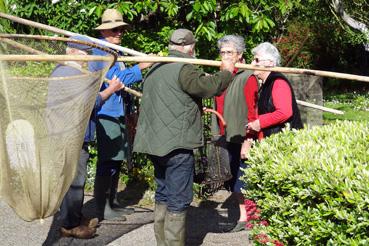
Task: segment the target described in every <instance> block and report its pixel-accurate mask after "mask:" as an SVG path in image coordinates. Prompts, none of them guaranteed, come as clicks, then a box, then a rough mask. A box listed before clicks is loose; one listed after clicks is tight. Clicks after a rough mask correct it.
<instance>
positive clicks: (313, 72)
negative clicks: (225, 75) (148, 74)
mask: <svg viewBox="0 0 369 246" xmlns="http://www.w3.org/2000/svg"><path fill="white" fill-rule="evenodd" d="M118 61H125V62H183V63H190V64H196V65H204V66H214V67H219V66H220V64H221V62H220V61H213V60H206V59H190V58H177V57H161V56H145V57H143V56H135V57H132V56H120V57H119V58H118ZM236 67H237V68H240V69H246V70H261V71H274V72H281V73H294V74H306V75H315V76H322V77H331V78H339V79H347V80H355V81H362V82H369V77H368V76H360V75H354V74H347V73H336V72H328V71H322V70H312V69H302V68H288V67H263V66H254V65H250V64H243V63H236Z"/></svg>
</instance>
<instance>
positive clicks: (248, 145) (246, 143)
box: [240, 139, 253, 159]
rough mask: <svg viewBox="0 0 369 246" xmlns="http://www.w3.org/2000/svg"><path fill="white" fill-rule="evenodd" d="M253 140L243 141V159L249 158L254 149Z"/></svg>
mask: <svg viewBox="0 0 369 246" xmlns="http://www.w3.org/2000/svg"><path fill="white" fill-rule="evenodd" d="M252 142H253V140H252V139H246V140H245V141H243V143H242V146H241V153H240V155H241V159H246V158H247V157H248V154H249V151H250V149H251V147H252Z"/></svg>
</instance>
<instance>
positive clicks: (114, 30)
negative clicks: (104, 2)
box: [110, 27, 124, 32]
mask: <svg viewBox="0 0 369 246" xmlns="http://www.w3.org/2000/svg"><path fill="white" fill-rule="evenodd" d="M110 30H111V31H112V32H123V31H124V29H123V28H122V27H115V28H113V29H110Z"/></svg>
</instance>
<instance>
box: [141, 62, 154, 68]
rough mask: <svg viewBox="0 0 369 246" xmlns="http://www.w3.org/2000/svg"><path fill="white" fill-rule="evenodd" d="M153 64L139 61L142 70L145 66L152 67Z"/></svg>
mask: <svg viewBox="0 0 369 246" xmlns="http://www.w3.org/2000/svg"><path fill="white" fill-rule="evenodd" d="M152 64H153V63H152V62H140V63H138V67H139V68H140V70H144V69H145V68H148V67H151V66H152Z"/></svg>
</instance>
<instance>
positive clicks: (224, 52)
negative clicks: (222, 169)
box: [215, 35, 258, 232]
mask: <svg viewBox="0 0 369 246" xmlns="http://www.w3.org/2000/svg"><path fill="white" fill-rule="evenodd" d="M218 48H219V52H220V56H221V57H222V59H229V60H232V61H233V62H239V63H244V59H243V58H242V55H243V52H244V50H245V41H244V39H243V38H242V37H240V36H237V35H227V36H224V37H223V38H221V39H220V40H219V41H218ZM233 74H234V78H233V81H232V83H231V84H230V85H229V87H228V88H227V90H226V91H225V92H223V94H222V95H220V96H218V97H216V98H215V102H216V109H217V111H218V112H220V113H221V114H222V115H223V117H224V119H225V121H226V122H227V128H226V129H224V127H223V125H222V124H221V123H220V122H219V123H218V124H219V129H220V134H221V135H223V136H224V137H225V139H226V141H227V150H228V152H229V156H230V167H231V173H232V176H233V177H232V179H231V180H229V181H227V182H225V187H226V188H227V189H228V190H230V191H231V192H233V194H234V195H235V196H236V197H237V201H238V204H239V210H240V217H239V220H238V222H237V223H236V224H235V225H234V227H233V228H232V229H231V232H237V231H242V230H245V229H246V227H245V226H246V220H247V215H246V210H245V204H244V197H243V195H242V193H241V188H244V184H243V183H242V182H241V181H240V179H239V177H240V176H241V175H242V174H243V173H242V171H241V170H240V168H245V164H244V162H243V160H242V159H244V158H246V153H247V151H248V149H249V148H250V147H251V143H252V141H253V139H255V138H256V132H252V131H247V132H246V129H245V125H246V124H247V122H250V121H254V120H256V119H257V113H256V102H257V93H258V82H257V79H256V77H255V76H253V75H252V73H251V72H250V71H243V70H238V69H235V70H234V71H233Z"/></svg>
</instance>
